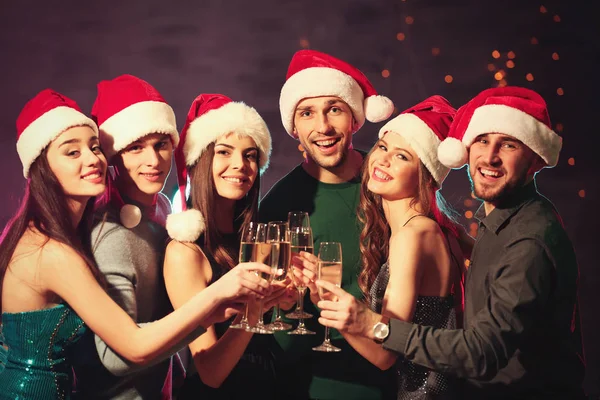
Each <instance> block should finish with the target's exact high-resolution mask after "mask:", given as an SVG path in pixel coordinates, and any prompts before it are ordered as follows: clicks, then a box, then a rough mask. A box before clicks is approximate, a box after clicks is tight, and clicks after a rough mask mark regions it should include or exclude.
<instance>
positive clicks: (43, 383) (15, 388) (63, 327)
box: [0, 304, 86, 400]
mask: <svg viewBox="0 0 600 400" xmlns="http://www.w3.org/2000/svg"><path fill="white" fill-rule="evenodd" d="M2 325H3V326H2V333H3V335H4V339H3V340H4V343H5V345H6V346H7V347H8V350H6V349H2V348H0V353H1V352H4V353H5V356H6V357H5V360H6V365H5V366H4V370H2V368H0V371H1V372H0V400H9V399H10V400H17V399H18V400H24V399H36V400H50V399H52V400H54V399H69V398H70V396H71V389H72V384H73V372H72V369H71V362H70V360H69V351H70V350H71V348H72V345H73V344H74V343H75V342H76V341H77V340H78V339H79V338H80V337H81V336H82V335H83V333H84V332H85V331H86V327H85V325H84V322H83V321H82V320H81V318H79V317H78V316H77V314H75V312H74V311H73V310H72V309H71V308H70V307H69V306H67V305H62V304H61V305H58V306H56V307H53V308H48V309H44V310H36V311H28V312H22V313H14V314H13V313H3V314H2ZM0 358H2V357H1V356H0Z"/></svg>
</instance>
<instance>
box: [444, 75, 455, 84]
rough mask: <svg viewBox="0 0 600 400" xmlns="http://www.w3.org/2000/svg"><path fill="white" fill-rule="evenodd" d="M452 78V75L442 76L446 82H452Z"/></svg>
mask: <svg viewBox="0 0 600 400" xmlns="http://www.w3.org/2000/svg"><path fill="white" fill-rule="evenodd" d="M453 80H454V78H453V77H452V75H446V76H445V77H444V81H446V83H452V81H453Z"/></svg>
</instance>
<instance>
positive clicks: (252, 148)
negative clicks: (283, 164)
mask: <svg viewBox="0 0 600 400" xmlns="http://www.w3.org/2000/svg"><path fill="white" fill-rule="evenodd" d="M217 146H224V147H227V148H228V149H231V150H235V146H232V145H230V144H226V143H216V144H215V147H217ZM249 150H256V151H258V147H248V148H247V149H244V151H249Z"/></svg>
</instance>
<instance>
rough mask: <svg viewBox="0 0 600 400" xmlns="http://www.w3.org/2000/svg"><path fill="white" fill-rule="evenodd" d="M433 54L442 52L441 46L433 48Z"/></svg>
mask: <svg viewBox="0 0 600 400" xmlns="http://www.w3.org/2000/svg"><path fill="white" fill-rule="evenodd" d="M431 54H433V55H434V56H437V55H439V54H440V48H439V47H434V48H432V49H431Z"/></svg>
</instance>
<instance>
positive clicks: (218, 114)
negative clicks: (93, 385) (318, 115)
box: [164, 94, 284, 399]
mask: <svg viewBox="0 0 600 400" xmlns="http://www.w3.org/2000/svg"><path fill="white" fill-rule="evenodd" d="M270 152H271V136H270V134H269V131H268V129H267V126H266V124H265V122H264V121H263V119H262V118H261V117H260V115H259V114H258V113H257V112H256V110H255V109H254V108H252V107H249V106H247V105H246V104H244V103H242V102H233V101H231V99H229V98H227V97H225V96H223V95H218V94H202V95H200V96H198V97H197V98H196V99H195V100H194V102H193V104H192V106H191V108H190V111H189V114H188V118H187V121H186V125H185V127H184V129H183V131H182V134H181V141H180V144H179V146H178V148H177V149H176V151H175V160H176V163H177V168H178V178H179V183H180V193H181V195H182V203H183V204H184V205H185V204H186V199H185V192H186V186H187V185H186V182H187V176H188V175H189V180H190V185H191V190H190V199H189V201H188V202H187V204H188V205H189V206H190V208H191V209H189V210H187V211H184V212H182V213H180V214H179V215H171V216H169V218H168V220H167V230H168V232H169V234H170V236H171V237H172V238H174V239H176V240H173V241H171V242H170V243H169V245H168V246H167V250H166V255H165V271H164V272H165V283H166V286H167V292H168V293H169V297H170V298H171V302H172V303H173V307H174V308H175V309H178V308H179V307H181V306H182V304H184V303H185V302H186V301H187V300H188V299H189V298H190V297H192V296H194V295H196V294H197V293H203V292H204V291H206V290H209V289H210V288H211V287H212V286H213V285H214V284H215V283H216V282H219V281H220V280H221V279H222V276H223V274H225V273H226V272H227V271H229V270H230V269H231V268H233V267H234V266H235V265H236V264H237V260H238V254H239V248H240V229H241V228H242V226H244V225H245V224H248V223H249V222H252V221H256V220H257V207H258V196H259V191H260V174H261V171H264V170H265V169H266V167H267V165H268V162H269V154H270ZM186 207H187V206H186ZM190 221H195V222H196V223H190ZM198 221H202V223H201V224H197V222H198ZM283 290H284V289H283V288H281V287H280V289H279V290H277V291H275V292H274V293H273V295H272V296H271V298H270V299H267V303H274V301H277V297H278V296H279V295H280V294H282V292H283ZM258 312H259V311H258V307H257V306H256V305H255V304H254V305H252V304H251V306H250V307H249V314H250V315H249V319H250V321H253V320H256V318H257V315H258ZM240 317H241V316H238V317H236V318H237V319H236V320H235V322H239V319H240ZM231 323H232V321H231V320H230V321H226V322H224V323H217V324H214V325H213V326H211V327H209V328H208V330H207V332H206V333H204V334H203V335H201V336H200V337H199V338H198V339H196V340H195V341H194V342H192V343H191V344H190V345H189V348H190V351H191V357H192V360H193V362H192V365H191V366H190V371H191V372H188V377H187V378H186V381H185V383H184V386H183V388H182V391H181V393H180V394H179V396H178V399H188V398H200V399H212V398H214V399H238V398H243V397H245V396H248V395H249V396H252V397H254V396H258V395H260V397H261V398H270V397H269V391H270V389H271V388H272V379H273V376H272V360H271V357H270V354H269V353H268V349H267V346H266V345H261V343H260V341H259V340H260V339H261V338H260V337H253V334H252V333H250V332H246V331H245V330H243V329H228V328H229V326H230V324H231ZM262 339H265V338H264V337H263V338H262ZM262 343H264V342H262Z"/></svg>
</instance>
